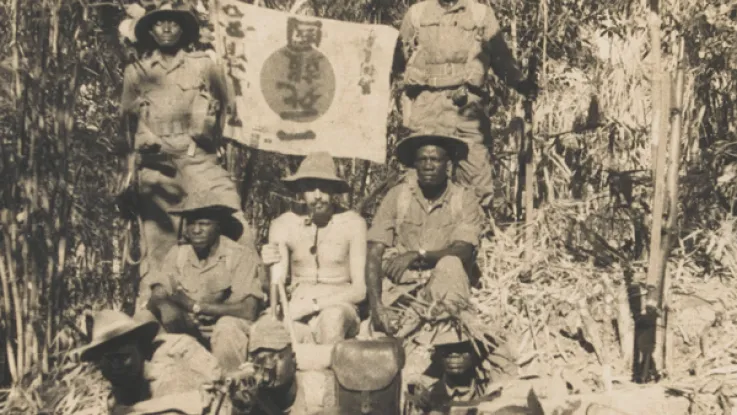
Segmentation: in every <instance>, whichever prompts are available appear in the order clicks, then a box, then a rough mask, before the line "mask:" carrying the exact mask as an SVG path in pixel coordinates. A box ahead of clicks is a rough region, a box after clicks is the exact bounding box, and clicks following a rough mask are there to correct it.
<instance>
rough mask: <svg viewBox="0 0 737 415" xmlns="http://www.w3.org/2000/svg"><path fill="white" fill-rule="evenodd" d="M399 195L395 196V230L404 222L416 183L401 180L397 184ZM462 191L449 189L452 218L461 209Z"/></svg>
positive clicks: (454, 217)
mask: <svg viewBox="0 0 737 415" xmlns="http://www.w3.org/2000/svg"><path fill="white" fill-rule="evenodd" d="M399 186H401V187H400V189H399V196H398V197H397V217H396V221H395V222H394V223H395V225H394V229H395V232H398V231H399V226H400V225H401V224H403V223H404V219H405V218H406V217H407V212H408V211H409V205H410V203H411V202H412V190H413V187H416V186H417V185H416V184H411V183H408V182H406V181H405V182H403V183H401V184H399ZM462 196H463V193H462V192H460V191H457V190H451V194H450V201H449V202H448V203H449V205H450V216H451V218H452V219H454V220H455V219H457V218H458V216H459V215H460V214H461V211H462V210H463V197H462Z"/></svg>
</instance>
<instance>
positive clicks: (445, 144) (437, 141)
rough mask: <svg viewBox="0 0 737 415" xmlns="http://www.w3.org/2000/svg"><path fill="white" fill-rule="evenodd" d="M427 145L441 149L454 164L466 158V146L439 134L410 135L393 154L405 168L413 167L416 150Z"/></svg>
mask: <svg viewBox="0 0 737 415" xmlns="http://www.w3.org/2000/svg"><path fill="white" fill-rule="evenodd" d="M427 145H434V146H438V147H442V148H443V149H445V151H446V152H447V153H448V157H450V159H451V160H452V161H454V162H457V161H458V160H463V159H465V158H466V157H467V156H468V144H466V143H465V142H463V141H462V140H460V139H458V138H455V137H450V136H445V135H439V134H415V135H411V136H409V137H407V138H405V139H403V140H402V141H400V142H399V143H398V144H397V148H396V150H395V154H396V156H397V159H398V160H399V162H400V163H402V164H404V165H405V166H407V167H413V165H414V164H415V155H416V154H417V149H419V148H420V147H422V146H427Z"/></svg>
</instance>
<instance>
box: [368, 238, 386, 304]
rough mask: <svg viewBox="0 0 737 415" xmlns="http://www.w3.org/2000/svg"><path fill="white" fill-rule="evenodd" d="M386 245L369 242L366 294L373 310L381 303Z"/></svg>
mask: <svg viewBox="0 0 737 415" xmlns="http://www.w3.org/2000/svg"><path fill="white" fill-rule="evenodd" d="M384 250H386V245H384V244H383V243H381V242H374V241H369V243H368V254H367V258H366V292H367V294H368V301H369V306H370V307H371V309H372V310H373V309H374V308H375V307H376V306H382V305H383V304H382V303H381V279H382V278H383V270H382V263H381V262H382V258H383V257H384Z"/></svg>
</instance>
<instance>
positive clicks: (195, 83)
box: [120, 50, 229, 153]
mask: <svg viewBox="0 0 737 415" xmlns="http://www.w3.org/2000/svg"><path fill="white" fill-rule="evenodd" d="M202 91H208V92H209V93H210V94H212V97H213V98H214V99H216V100H218V101H219V102H220V108H221V110H222V109H223V108H225V107H226V106H227V104H228V101H229V99H228V95H227V88H226V83H225V77H224V75H223V72H222V70H221V69H220V68H219V67H218V66H217V65H216V64H215V62H214V61H213V60H212V59H211V58H210V56H209V55H207V54H206V53H204V52H185V51H183V50H180V51H179V52H178V53H177V55H176V56H175V57H174V59H173V60H172V61H170V62H166V61H164V60H163V59H162V55H161V53H160V52H159V51H158V50H156V51H154V52H153V53H152V54H151V55H150V56H148V57H146V58H144V59H142V60H140V61H137V62H135V63H133V64H130V65H128V66H127V67H126V68H125V73H124V78H123V97H122V99H121V103H120V104H121V110H122V112H123V113H124V114H133V115H136V116H138V117H139V120H140V121H141V122H142V123H143V125H142V124H141V122H139V125H138V133H139V134H140V133H141V130H142V128H148V129H150V131H151V132H152V133H153V134H155V135H156V136H159V137H167V138H166V139H163V140H162V142H161V143H159V144H161V145H162V150H163V151H165V152H174V153H176V152H183V151H186V150H187V147H188V146H189V144H190V143H191V135H192V134H191V133H192V131H191V130H190V125H191V121H192V107H193V102H194V101H195V98H197V97H199V96H200V94H201V92H202ZM144 125H145V127H144ZM141 144H144V143H139V142H138V140H137V143H136V147H137V148H138V147H139V146H140V145H141Z"/></svg>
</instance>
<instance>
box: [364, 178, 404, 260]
mask: <svg viewBox="0 0 737 415" xmlns="http://www.w3.org/2000/svg"><path fill="white" fill-rule="evenodd" d="M397 197H399V195H398V188H397V187H395V188H393V189H391V190H390V191H389V192H388V193H387V194H386V196H385V197H384V200H382V201H381V204H379V208H378V209H377V210H376V214H375V215H374V219H373V221H371V229H369V231H368V234H367V239H368V240H369V242H379V243H382V244H384V245H386V246H394V226H395V223H396V216H397Z"/></svg>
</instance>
